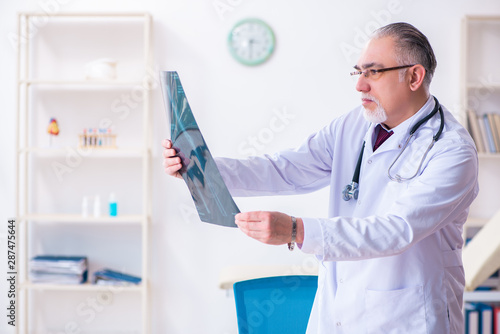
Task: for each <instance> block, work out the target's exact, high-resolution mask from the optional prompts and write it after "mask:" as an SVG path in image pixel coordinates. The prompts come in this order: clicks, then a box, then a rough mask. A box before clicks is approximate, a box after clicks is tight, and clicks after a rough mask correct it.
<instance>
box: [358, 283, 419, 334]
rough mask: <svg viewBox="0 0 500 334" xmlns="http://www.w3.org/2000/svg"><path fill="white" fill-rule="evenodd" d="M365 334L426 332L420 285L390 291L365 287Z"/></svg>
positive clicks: (414, 333)
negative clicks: (366, 288)
mask: <svg viewBox="0 0 500 334" xmlns="http://www.w3.org/2000/svg"><path fill="white" fill-rule="evenodd" d="M365 308H366V309H365V315H366V318H365V319H366V322H365V323H366V334H400V333H405V334H420V333H423V334H424V333H427V329H426V321H425V301H424V292H423V288H422V287H421V286H416V287H411V288H406V289H400V290H389V291H376V290H366V297H365Z"/></svg>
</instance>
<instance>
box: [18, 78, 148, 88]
mask: <svg viewBox="0 0 500 334" xmlns="http://www.w3.org/2000/svg"><path fill="white" fill-rule="evenodd" d="M19 84H20V85H28V86H29V85H37V86H48V87H50V86H53V87H54V88H56V87H57V89H61V88H70V89H75V88H108V89H113V88H114V89H117V88H119V89H123V88H124V87H125V88H127V87H130V88H133V87H137V86H141V87H142V86H143V85H144V82H143V81H134V80H39V79H32V80H20V81H19ZM144 88H146V87H144Z"/></svg>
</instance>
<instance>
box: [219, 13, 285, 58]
mask: <svg viewBox="0 0 500 334" xmlns="http://www.w3.org/2000/svg"><path fill="white" fill-rule="evenodd" d="M228 43H229V50H230V51H231V54H232V55H233V57H234V58H235V59H236V60H238V61H239V62H240V63H242V64H245V65H250V66H253V65H258V64H261V63H263V62H265V61H266V60H267V59H268V58H269V57H270V56H271V54H272V53H273V51H274V44H275V40H274V33H273V31H272V30H271V28H270V27H269V26H268V25H267V24H266V23H264V22H263V21H261V20H258V19H246V20H243V21H240V22H239V23H237V24H236V25H235V26H234V27H233V29H231V32H230V33H229V38H228Z"/></svg>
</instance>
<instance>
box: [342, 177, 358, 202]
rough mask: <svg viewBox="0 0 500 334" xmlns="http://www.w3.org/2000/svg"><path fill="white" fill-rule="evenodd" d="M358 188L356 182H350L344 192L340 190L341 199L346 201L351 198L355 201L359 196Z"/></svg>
mask: <svg viewBox="0 0 500 334" xmlns="http://www.w3.org/2000/svg"><path fill="white" fill-rule="evenodd" d="M358 188H359V187H358V184H357V183H356V182H351V184H348V185H346V186H345V188H344V190H342V198H343V199H344V201H348V200H350V199H351V198H354V199H355V200H357V199H358V194H359V189H358Z"/></svg>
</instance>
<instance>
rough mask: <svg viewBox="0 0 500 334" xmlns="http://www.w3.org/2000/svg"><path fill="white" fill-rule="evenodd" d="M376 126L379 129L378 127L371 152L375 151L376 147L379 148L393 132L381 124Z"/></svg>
mask: <svg viewBox="0 0 500 334" xmlns="http://www.w3.org/2000/svg"><path fill="white" fill-rule="evenodd" d="M377 127H378V128H379V129H378V135H377V140H375V144H374V145H373V152H375V151H376V150H377V148H379V147H380V145H382V144H383V143H384V142H385V141H386V140H387V138H389V137H390V136H392V134H393V133H394V132H393V131H386V130H385V129H384V128H383V127H382V126H380V124H379V125H377Z"/></svg>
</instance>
